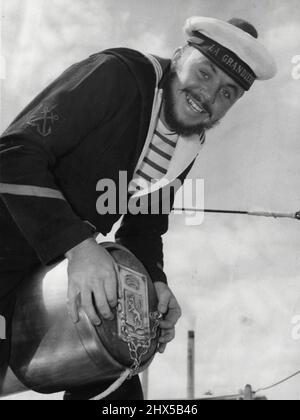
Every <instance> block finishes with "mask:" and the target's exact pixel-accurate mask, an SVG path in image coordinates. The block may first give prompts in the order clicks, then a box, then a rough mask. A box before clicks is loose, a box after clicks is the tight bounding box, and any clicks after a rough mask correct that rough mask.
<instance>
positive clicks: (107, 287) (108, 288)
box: [104, 274, 118, 309]
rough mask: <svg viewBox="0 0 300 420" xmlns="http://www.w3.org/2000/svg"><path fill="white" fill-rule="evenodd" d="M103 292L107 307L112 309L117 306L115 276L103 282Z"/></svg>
mask: <svg viewBox="0 0 300 420" xmlns="http://www.w3.org/2000/svg"><path fill="white" fill-rule="evenodd" d="M104 292H105V295H106V298H107V302H108V304H109V306H110V307H111V308H113V309H114V308H115V307H116V306H117V304H118V298H117V281H116V275H115V274H113V275H111V276H110V277H109V278H108V280H105V281H104Z"/></svg>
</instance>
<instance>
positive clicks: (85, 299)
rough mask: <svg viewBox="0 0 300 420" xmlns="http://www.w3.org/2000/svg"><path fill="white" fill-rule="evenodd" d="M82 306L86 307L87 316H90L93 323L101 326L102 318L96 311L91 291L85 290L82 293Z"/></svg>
mask: <svg viewBox="0 0 300 420" xmlns="http://www.w3.org/2000/svg"><path fill="white" fill-rule="evenodd" d="M81 306H82V308H83V309H84V311H85V313H86V314H87V316H88V317H89V320H90V321H91V323H92V324H94V325H96V326H99V325H100V324H101V320H100V318H99V316H98V315H97V313H96V310H95V307H94V302H93V298H92V293H91V292H90V291H88V290H84V291H83V292H82V293H81Z"/></svg>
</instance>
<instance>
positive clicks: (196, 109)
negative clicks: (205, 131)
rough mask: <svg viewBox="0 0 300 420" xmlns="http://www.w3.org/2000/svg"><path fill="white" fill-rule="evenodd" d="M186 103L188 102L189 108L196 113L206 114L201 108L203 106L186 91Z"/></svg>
mask: <svg viewBox="0 0 300 420" xmlns="http://www.w3.org/2000/svg"><path fill="white" fill-rule="evenodd" d="M185 96H186V100H187V103H188V104H189V106H190V108H191V109H192V110H193V111H194V112H195V113H196V114H208V113H207V111H206V110H205V109H204V108H203V106H202V105H201V104H200V103H199V102H195V100H194V99H193V98H192V97H191V95H189V94H188V93H186V94H185Z"/></svg>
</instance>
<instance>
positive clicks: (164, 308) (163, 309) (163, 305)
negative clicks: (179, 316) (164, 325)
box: [158, 292, 170, 315]
mask: <svg viewBox="0 0 300 420" xmlns="http://www.w3.org/2000/svg"><path fill="white" fill-rule="evenodd" d="M169 301H170V296H169V293H168V292H165V293H162V294H161V295H160V296H159V303H158V311H159V312H160V313H161V314H163V315H164V314H166V313H167V312H168V307H169Z"/></svg>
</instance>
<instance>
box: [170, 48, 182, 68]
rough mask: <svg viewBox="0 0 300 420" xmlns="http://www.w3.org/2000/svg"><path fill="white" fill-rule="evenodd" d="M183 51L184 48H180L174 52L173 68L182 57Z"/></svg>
mask: <svg viewBox="0 0 300 420" xmlns="http://www.w3.org/2000/svg"><path fill="white" fill-rule="evenodd" d="M183 50H184V47H179V48H177V49H176V51H175V52H174V54H173V57H172V66H173V67H176V65H177V63H178V61H179V59H180V58H181V57H182V54H183Z"/></svg>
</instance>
